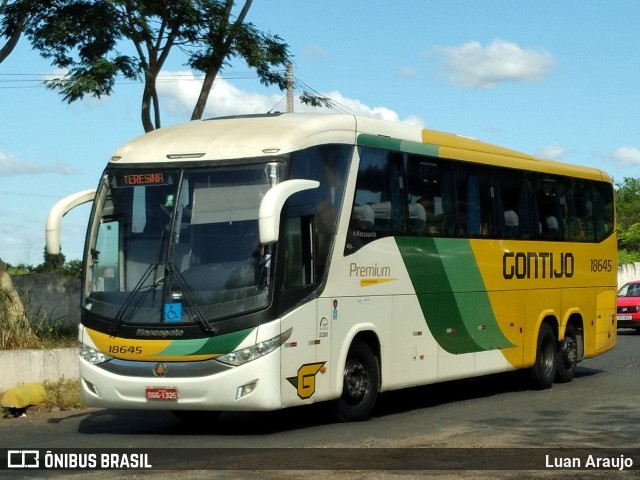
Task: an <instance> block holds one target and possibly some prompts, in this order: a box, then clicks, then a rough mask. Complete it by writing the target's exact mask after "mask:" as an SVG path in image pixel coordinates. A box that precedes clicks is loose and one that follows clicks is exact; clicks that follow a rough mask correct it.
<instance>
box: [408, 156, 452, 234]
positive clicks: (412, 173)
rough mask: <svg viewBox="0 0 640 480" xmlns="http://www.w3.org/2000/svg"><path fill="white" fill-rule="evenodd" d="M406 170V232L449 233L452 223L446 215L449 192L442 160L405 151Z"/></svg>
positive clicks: (449, 216)
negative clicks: (407, 218) (407, 215)
mask: <svg viewBox="0 0 640 480" xmlns="http://www.w3.org/2000/svg"><path fill="white" fill-rule="evenodd" d="M405 171H406V175H407V181H406V184H407V190H408V198H409V201H408V213H409V228H408V230H409V233H410V234H412V235H424V236H443V235H448V234H449V233H450V231H451V228H452V223H451V215H450V214H449V215H447V212H448V208H447V207H448V205H449V198H450V195H449V189H447V188H446V175H445V172H444V171H443V164H442V163H441V162H440V161H439V160H438V159H436V158H430V157H420V156H415V155H408V156H407V163H406V166H405ZM447 220H448V221H447Z"/></svg>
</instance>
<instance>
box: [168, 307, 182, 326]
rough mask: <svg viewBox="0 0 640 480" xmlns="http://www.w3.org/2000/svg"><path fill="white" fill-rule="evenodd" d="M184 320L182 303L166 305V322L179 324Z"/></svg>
mask: <svg viewBox="0 0 640 480" xmlns="http://www.w3.org/2000/svg"><path fill="white" fill-rule="evenodd" d="M181 320H182V304H181V303H165V304H164V321H165V322H179V321H181Z"/></svg>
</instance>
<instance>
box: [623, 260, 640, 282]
mask: <svg viewBox="0 0 640 480" xmlns="http://www.w3.org/2000/svg"><path fill="white" fill-rule="evenodd" d="M632 280H640V263H639V262H636V263H626V264H624V265H620V266H619V267H618V287H621V286H622V285H624V284H625V283H627V282H630V281H632Z"/></svg>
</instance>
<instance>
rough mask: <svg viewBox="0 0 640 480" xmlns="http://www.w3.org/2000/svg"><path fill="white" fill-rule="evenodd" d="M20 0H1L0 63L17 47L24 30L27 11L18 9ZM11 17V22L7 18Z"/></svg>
mask: <svg viewBox="0 0 640 480" xmlns="http://www.w3.org/2000/svg"><path fill="white" fill-rule="evenodd" d="M19 3H20V1H19V0H16V1H10V0H0V40H2V42H3V43H0V63H2V62H4V61H5V59H6V58H7V57H8V56H9V55H10V54H11V52H13V49H14V48H16V45H17V44H18V41H19V40H20V37H21V36H22V31H23V29H24V25H25V21H26V17H25V12H24V11H22V10H19V9H17V7H18V4H19ZM9 18H11V21H10V22H8V23H7V22H5V20H7V19H9Z"/></svg>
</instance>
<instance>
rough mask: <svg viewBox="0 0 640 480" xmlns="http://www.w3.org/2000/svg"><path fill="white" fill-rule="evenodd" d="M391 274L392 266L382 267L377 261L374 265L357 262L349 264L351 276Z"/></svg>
mask: <svg viewBox="0 0 640 480" xmlns="http://www.w3.org/2000/svg"><path fill="white" fill-rule="evenodd" d="M390 275H391V267H380V266H378V264H377V263H374V264H373V265H366V266H362V265H358V264H357V263H355V262H351V264H349V276H350V277H389V276H390Z"/></svg>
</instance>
